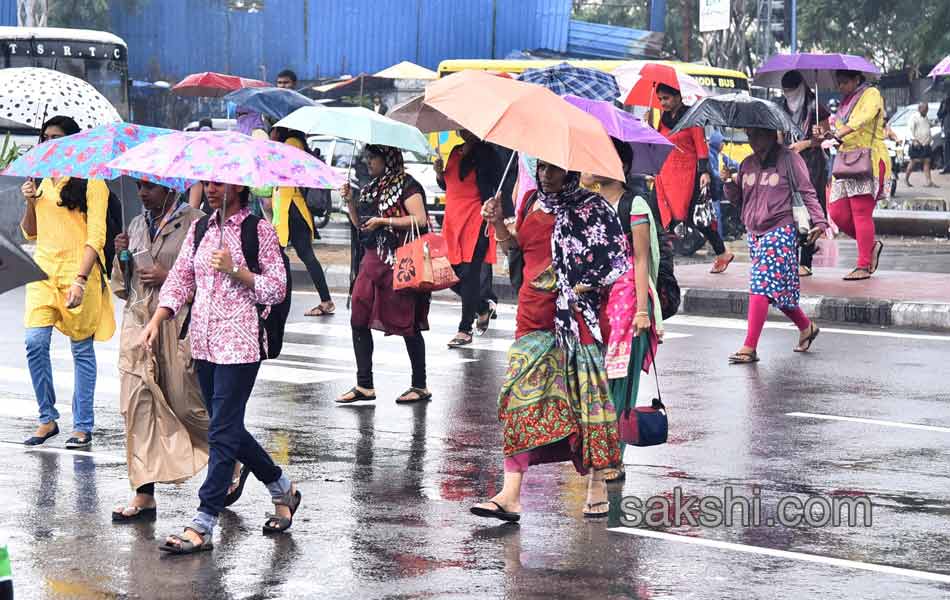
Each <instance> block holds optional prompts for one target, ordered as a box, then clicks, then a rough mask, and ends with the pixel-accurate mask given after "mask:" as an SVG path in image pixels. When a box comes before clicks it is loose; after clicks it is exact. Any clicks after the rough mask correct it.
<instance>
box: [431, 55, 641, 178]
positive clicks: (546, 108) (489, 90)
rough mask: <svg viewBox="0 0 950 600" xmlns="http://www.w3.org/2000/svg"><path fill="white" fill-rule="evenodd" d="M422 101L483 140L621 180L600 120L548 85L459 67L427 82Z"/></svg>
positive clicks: (548, 160)
mask: <svg viewBox="0 0 950 600" xmlns="http://www.w3.org/2000/svg"><path fill="white" fill-rule="evenodd" d="M425 103H426V104H428V105H429V106H431V107H433V108H435V109H436V110H438V111H439V112H441V113H442V114H444V115H445V116H447V117H449V118H451V119H452V120H454V121H455V122H457V123H458V124H459V125H461V126H463V127H464V128H465V129H468V130H469V131H471V132H472V133H474V134H475V135H477V136H478V137H480V138H481V139H483V140H485V141H487V142H492V143H494V144H498V145H499V146H504V147H506V148H510V149H512V150H517V151H518V152H523V153H525V154H529V155H531V156H536V157H537V158H539V159H541V160H543V161H545V162H548V163H551V164H554V165H557V166H559V167H561V168H562V169H568V170H571V171H586V172H588V173H593V174H595V175H602V176H604V177H610V178H612V179H616V180H618V181H623V179H624V173H623V165H622V164H621V162H620V157H619V156H617V152H616V150H614V147H613V143H612V142H611V141H610V137H609V136H608V135H607V132H606V131H604V127H603V126H602V125H601V124H600V122H599V121H598V120H597V119H596V118H594V117H593V116H591V115H589V114H587V113H585V112H584V111H582V110H581V109H579V108H577V107H575V106H572V105H570V104H568V103H567V102H566V101H564V100H563V99H562V98H560V97H559V96H558V95H557V94H555V93H554V92H552V91H550V90H548V89H547V88H543V87H541V86H539V85H534V84H532V83H525V82H523V81H516V80H514V79H505V78H503V77H496V76H494V75H491V74H489V73H484V72H481V71H462V72H460V73H456V74H454V75H449V76H448V77H445V78H443V79H440V80H439V81H436V82H434V83H430V84H429V85H428V87H426V95H425Z"/></svg>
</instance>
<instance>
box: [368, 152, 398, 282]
mask: <svg viewBox="0 0 950 600" xmlns="http://www.w3.org/2000/svg"><path fill="white" fill-rule="evenodd" d="M366 151H367V152H369V153H371V154H375V155H377V156H382V157H383V160H384V161H385V163H386V170H385V171H383V174H382V175H380V176H379V177H376V178H375V179H373V180H372V181H370V182H369V183H368V184H366V186H365V187H363V191H362V193H361V194H360V202H366V203H367V204H372V205H373V206H374V207H375V208H376V213H377V214H378V215H379V216H380V217H384V218H385V217H401V216H403V210H402V206H401V205H400V203H399V201H400V200H401V199H402V195H403V193H404V191H405V189H406V183H407V182H408V179H409V176H408V175H406V168H405V164H404V163H403V158H402V150H400V149H399V148H393V147H392V146H380V145H375V144H371V145H367V146H366ZM374 233H375V238H376V252H377V254H378V255H379V258H380V259H381V260H383V261H384V262H386V263H388V264H392V262H393V253H394V251H395V247H396V246H397V245H398V243H399V242H398V239H397V238H396V234H395V232H394V231H393V230H392V229H391V228H389V227H386V228H383V229H378V230H377V231H376V232H374Z"/></svg>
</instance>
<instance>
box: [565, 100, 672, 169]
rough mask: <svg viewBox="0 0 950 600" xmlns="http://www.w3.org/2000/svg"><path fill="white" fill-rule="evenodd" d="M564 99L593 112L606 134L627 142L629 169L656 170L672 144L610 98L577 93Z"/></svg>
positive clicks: (660, 166) (664, 159)
mask: <svg viewBox="0 0 950 600" xmlns="http://www.w3.org/2000/svg"><path fill="white" fill-rule="evenodd" d="M564 99H565V100H567V101H568V102H570V103H571V104H573V105H574V106H576V107H577V108H579V109H581V110H582V111H584V112H586V113H587V114H589V115H593V116H594V117H595V118H596V119H597V120H598V121H600V124H601V125H603V126H604V129H605V130H606V131H607V134H608V135H610V137H614V138H617V139H618V140H620V141H622V142H627V143H628V144H630V147H631V148H632V149H633V164H632V165H631V166H630V172H631V173H650V174H653V173H659V172H660V169H661V168H663V163H664V162H666V157H667V156H669V154H670V152H671V151H672V150H673V148H674V147H675V146H674V145H673V142H671V141H670V140H668V139H666V136H664V135H662V134H661V133H659V132H658V131H657V130H655V129H653V128H652V127H650V126H649V125H647V124H646V123H644V122H643V121H641V120H640V119H638V118H636V117H635V116H633V115H631V114H630V113H628V112H625V111H622V110H620V109H619V108H617V107H616V106H614V105H613V104H612V103H610V102H603V101H600V100H588V99H587V98H579V97H577V96H564Z"/></svg>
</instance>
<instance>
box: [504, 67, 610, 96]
mask: <svg viewBox="0 0 950 600" xmlns="http://www.w3.org/2000/svg"><path fill="white" fill-rule="evenodd" d="M518 79H520V80H521V81H527V82H528V83H536V84H538V85H541V86H544V87H546V88H548V89H549V90H551V91H552V92H554V93H555V94H557V95H558V96H565V95H567V94H572V95H574V96H580V97H581V98H590V99H591V100H606V101H611V100H615V99H617V98H618V97H619V96H620V88H619V87H617V80H616V79H614V76H613V75H611V74H610V73H604V72H603V71H597V70H595V69H586V68H583V67H574V66H571V65H569V64H567V63H561V64H559V65H554V66H552V67H546V68H544V69H528V70H526V71H525V72H524V73H522V74H521V77H519V78H518Z"/></svg>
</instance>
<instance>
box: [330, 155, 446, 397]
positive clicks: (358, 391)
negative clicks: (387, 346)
mask: <svg viewBox="0 0 950 600" xmlns="http://www.w3.org/2000/svg"><path fill="white" fill-rule="evenodd" d="M364 159H365V161H366V163H367V166H368V167H369V174H370V176H371V177H373V179H372V181H370V183H369V184H368V185H366V186H365V187H364V188H363V190H362V192H361V194H360V199H359V203H360V205H361V206H359V207H358V206H357V205H356V203H355V202H354V201H353V193H352V191H351V190H350V187H349V184H347V185H345V186H344V187H343V189H342V190H341V194H342V195H343V199H344V200H346V202H347V204H348V205H349V215H350V221H351V222H352V223H353V226H354V227H356V228H358V229H359V230H360V243H361V244H362V245H363V246H364V248H365V251H364V254H363V259H362V260H361V261H360V267H359V274H358V275H357V276H356V281H355V282H354V283H353V293H352V309H351V310H350V326H351V328H352V332H353V351H354V352H355V353H356V385H355V386H353V387H352V388H350V390H349V391H347V392H346V393H344V394H342V395H341V396H340V397H338V398H337V399H336V401H337V402H339V403H341V404H348V403H351V402H358V401H361V400H375V399H376V386H375V382H374V381H373V334H372V333H371V331H370V330H372V329H375V330H377V331H382V332H383V333H384V334H385V335H398V336H402V338H403V339H404V340H405V342H406V352H408V354H409V363H410V364H411V365H412V384H411V385H410V387H409V389H408V390H406V391H405V392H403V393H402V394H401V395H400V396H399V397H398V398H397V399H396V402H400V403H408V402H420V401H426V400H430V399H431V398H432V394H431V393H430V392H429V389H428V387H426V345H425V339H424V338H423V337H422V332H423V331H425V330H427V329H429V297H430V294H428V293H424V292H418V291H415V290H409V289H402V290H394V289H393V264H394V259H395V254H396V249H397V248H399V247H400V246H402V245H404V244H405V243H406V242H408V241H410V240H411V238H412V235H413V232H414V231H417V232H422V233H424V232H426V231H427V224H428V220H427V216H426V208H425V191H423V189H422V186H421V185H419V183H418V182H417V181H416V180H415V179H413V178H412V176H411V175H409V174H408V173H406V170H405V167H404V164H403V156H402V150H400V149H398V148H393V147H391V146H377V145H368V146H366V148H365V150H364ZM367 213H371V214H373V215H374V216H372V217H360V215H361V214H363V215H365V214H367Z"/></svg>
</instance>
